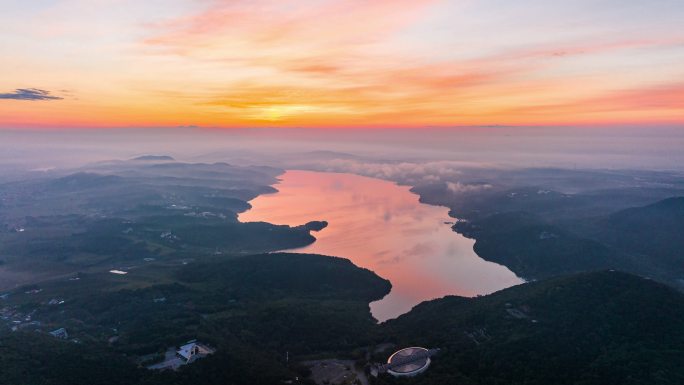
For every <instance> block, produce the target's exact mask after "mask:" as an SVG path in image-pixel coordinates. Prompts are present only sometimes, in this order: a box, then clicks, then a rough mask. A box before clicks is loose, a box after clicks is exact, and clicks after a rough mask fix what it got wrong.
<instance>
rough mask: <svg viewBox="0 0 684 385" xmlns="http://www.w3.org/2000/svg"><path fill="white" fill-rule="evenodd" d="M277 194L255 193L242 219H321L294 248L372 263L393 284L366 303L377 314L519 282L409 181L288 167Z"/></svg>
mask: <svg viewBox="0 0 684 385" xmlns="http://www.w3.org/2000/svg"><path fill="white" fill-rule="evenodd" d="M275 187H276V188H277V189H278V192H277V193H275V194H269V195H261V196H259V197H257V198H256V199H254V200H252V201H251V202H250V203H251V205H252V209H251V210H249V211H247V212H245V213H242V214H241V215H240V221H242V222H255V221H264V222H269V223H275V224H287V225H293V226H294V225H301V224H304V223H306V222H309V221H312V220H326V221H328V223H329V225H328V227H327V228H325V229H324V230H322V231H320V232H318V233H313V234H314V235H315V236H316V239H317V240H316V242H314V243H313V244H311V245H310V246H307V247H304V248H300V249H297V251H298V252H306V253H315V254H324V255H333V256H338V257H344V258H348V259H350V260H351V261H352V262H354V264H356V265H358V266H361V267H365V268H368V269H371V270H373V271H374V272H376V273H377V274H378V275H380V276H381V277H383V278H387V279H389V280H390V281H391V282H392V291H391V292H390V294H388V295H387V296H386V297H385V298H383V299H382V300H379V301H376V302H373V303H371V304H370V308H371V312H372V314H373V316H374V317H375V318H376V319H378V320H379V321H385V320H387V319H391V318H396V317H397V316H399V315H401V314H403V313H406V312H408V311H409V310H411V308H412V307H413V306H415V305H417V304H418V303H420V302H422V301H425V300H430V299H434V298H439V297H443V296H445V295H448V294H455V295H461V296H468V297H472V296H475V295H478V294H489V293H492V292H494V291H497V290H500V289H503V288H506V287H509V286H513V285H516V284H519V283H522V282H523V280H522V279H520V278H518V277H517V276H516V275H515V274H513V273H512V272H511V271H510V270H508V269H507V268H506V267H504V266H501V265H498V264H495V263H491V262H487V261H485V260H483V259H481V258H480V257H478V256H477V254H475V252H474V251H473V244H474V243H475V241H473V240H471V239H467V238H465V237H463V236H462V235H460V234H458V233H456V232H454V231H452V230H451V225H449V224H446V223H445V222H450V221H453V218H450V217H449V216H448V209H447V208H445V207H439V206H430V205H426V204H422V203H420V202H418V196H417V195H415V194H413V193H411V192H410V191H409V187H406V186H398V185H396V184H394V183H392V182H387V181H383V180H379V179H374V178H367V177H362V176H357V175H351V174H336V173H322V172H310V171H288V172H286V173H285V174H284V175H282V176H281V182H280V183H279V184H278V185H276V186H275Z"/></svg>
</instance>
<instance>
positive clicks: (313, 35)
mask: <svg viewBox="0 0 684 385" xmlns="http://www.w3.org/2000/svg"><path fill="white" fill-rule="evenodd" d="M523 3H524V4H523ZM523 5H524V6H523ZM1 11H2V12H0V20H1V21H2V24H3V33H2V37H0V55H1V56H2V60H0V73H1V74H2V76H0V127H2V128H60V127H62V128H63V127H83V128H90V127H176V126H202V127H219V128H224V127H225V128H229V127H260V126H267V127H280V126H283V127H423V126H459V125H494V124H501V125H594V124H602V125H603V124H642V125H652V124H681V123H682V122H684V29H683V28H682V20H684V5H683V4H682V2H681V1H675V0H670V1H666V0H660V1H648V2H647V1H632V0H629V1H621V2H617V1H589V0H581V1H572V2H548V1H541V0H524V1H522V2H521V1H516V2H512V1H494V0H491V1H468V0H465V1H436V0H429V1H428V0H425V1H410V0H392V1H388V0H378V1H358V0H352V1H340V0H314V1H289V0H284V1H266V0H257V1H242V0H237V1H226V0H202V1H190V0H151V1H143V2H141V1H133V0H63V1H55V0H36V1H18V0H9V1H4V2H3V5H2V7H1Z"/></svg>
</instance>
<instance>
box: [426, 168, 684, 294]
mask: <svg viewBox="0 0 684 385" xmlns="http://www.w3.org/2000/svg"><path fill="white" fill-rule="evenodd" d="M459 180H460V183H464V184H469V185H481V186H482V185H486V186H488V188H481V189H475V190H474V191H460V192H458V193H454V192H453V191H451V190H449V188H448V185H447V184H445V183H443V182H439V183H435V184H428V185H421V186H417V187H415V188H414V189H413V191H415V192H416V193H418V194H420V196H421V200H422V201H424V202H427V203H432V204H440V205H444V206H447V207H449V208H450V209H451V215H452V216H454V217H456V218H459V219H460V221H458V222H457V223H456V224H455V225H454V230H455V231H458V232H460V233H462V234H464V235H466V236H468V237H471V238H473V239H475V240H476V244H475V251H476V252H477V253H478V255H480V256H481V257H482V258H484V259H487V260H490V261H493V262H497V263H500V264H503V265H505V266H507V267H508V268H510V269H511V270H512V271H513V272H515V273H516V274H518V275H519V276H522V277H525V278H527V279H543V278H549V277H553V276H557V275H562V274H568V273H575V272H582V271H594V270H600V269H619V270H623V271H628V272H632V273H634V274H638V275H643V276H649V277H653V278H654V279H657V280H659V281H662V282H665V283H667V284H669V285H672V286H674V287H677V288H680V289H684V284H683V283H682V282H684V280H683V279H684V268H683V267H682V266H684V264H683V263H682V261H683V260H682V257H684V255H683V254H682V252H681V250H682V249H684V244H682V242H683V241H682V239H684V237H682V234H681V229H682V227H683V225H684V211H683V210H682V206H683V204H682V200H683V198H673V197H677V196H682V195H684V182H682V179H681V176H680V175H678V174H676V173H666V172H650V171H631V170H625V171H612V170H611V171H605V170H595V171H592V170H560V169H523V170H480V169H477V170H464V172H463V174H462V175H460V176H459Z"/></svg>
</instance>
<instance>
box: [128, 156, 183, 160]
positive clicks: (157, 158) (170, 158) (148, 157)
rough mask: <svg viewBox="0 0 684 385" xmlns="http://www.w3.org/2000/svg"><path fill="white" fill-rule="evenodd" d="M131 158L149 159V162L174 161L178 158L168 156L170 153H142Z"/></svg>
mask: <svg viewBox="0 0 684 385" xmlns="http://www.w3.org/2000/svg"><path fill="white" fill-rule="evenodd" d="M131 160H138V161H148V162H149V161H174V160H176V159H174V158H173V157H172V156H168V155H142V156H138V157H135V158H133V159H131Z"/></svg>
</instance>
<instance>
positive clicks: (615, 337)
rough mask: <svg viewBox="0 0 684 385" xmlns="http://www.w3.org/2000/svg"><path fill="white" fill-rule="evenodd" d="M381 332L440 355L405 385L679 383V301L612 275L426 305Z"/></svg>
mask: <svg viewBox="0 0 684 385" xmlns="http://www.w3.org/2000/svg"><path fill="white" fill-rule="evenodd" d="M386 328H387V333H388V334H389V335H390V336H391V337H390V339H395V340H399V341H404V342H405V343H406V344H409V345H415V344H417V345H425V346H429V347H440V348H442V350H443V352H442V353H441V354H440V355H439V356H438V357H437V358H436V359H435V362H434V365H433V366H432V368H431V369H430V370H429V371H428V372H427V373H426V374H425V375H424V376H421V377H418V378H416V379H413V380H410V381H406V382H403V383H404V384H539V385H546V384H681V383H684V295H682V294H681V293H679V292H677V291H675V290H673V289H671V288H669V287H666V286H664V285H662V284H659V283H656V282H653V281H650V280H647V279H643V278H639V277H636V276H632V275H628V274H624V273H620V272H612V271H606V272H596V273H586V274H580V275H574V276H569V277H563V278H556V279H552V280H548V281H542V282H535V283H530V284H525V285H522V286H517V287H513V288H510V289H506V290H503V291H501V292H498V293H495V294H493V295H490V296H486V297H479V298H474V299H466V298H460V297H446V298H443V299H439V300H435V301H430V302H425V303H423V304H420V305H418V306H416V307H415V308H414V309H413V311H411V312H410V313H408V314H406V315H404V316H402V317H400V318H398V319H397V320H394V321H390V322H388V324H387V325H386ZM380 383H381V384H384V383H394V381H393V380H392V379H390V378H385V379H383V380H382V381H380Z"/></svg>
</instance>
